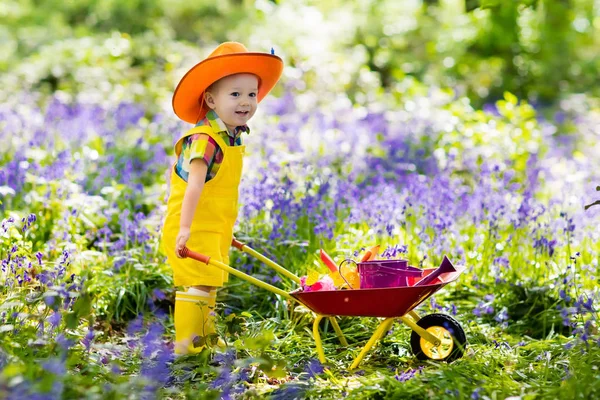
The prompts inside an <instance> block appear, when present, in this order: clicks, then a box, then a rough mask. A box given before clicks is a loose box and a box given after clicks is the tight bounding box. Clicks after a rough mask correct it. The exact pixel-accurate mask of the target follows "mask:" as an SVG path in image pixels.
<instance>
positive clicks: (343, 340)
mask: <svg viewBox="0 0 600 400" xmlns="http://www.w3.org/2000/svg"><path fill="white" fill-rule="evenodd" d="M329 321H330V322H331V326H333V330H334V331H335V334H336V335H337V337H338V339H340V343H341V344H342V346H348V342H347V341H346V337H345V336H344V333H343V332H342V330H341V329H340V326H339V325H338V323H337V320H336V319H335V317H329Z"/></svg>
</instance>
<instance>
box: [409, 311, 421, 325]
mask: <svg viewBox="0 0 600 400" xmlns="http://www.w3.org/2000/svg"><path fill="white" fill-rule="evenodd" d="M408 315H410V316H411V317H413V319H414V320H415V322H419V320H420V319H421V317H419V314H417V313H416V312H415V311H409V313H408Z"/></svg>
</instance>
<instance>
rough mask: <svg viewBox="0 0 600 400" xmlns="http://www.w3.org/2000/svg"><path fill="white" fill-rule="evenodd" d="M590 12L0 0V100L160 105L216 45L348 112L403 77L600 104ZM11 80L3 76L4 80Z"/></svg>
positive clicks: (454, 2)
mask: <svg viewBox="0 0 600 400" xmlns="http://www.w3.org/2000/svg"><path fill="white" fill-rule="evenodd" d="M599 38H600V5H599V4H598V1H595V2H594V0H545V1H536V0H511V1H500V0H439V1H434V0H423V1H421V0H403V1H398V0H325V1H323V0H319V1H315V0H280V1H274V0H219V1H213V0H210V1H206V0H199V1H194V2H189V1H184V0H129V1H117V0H102V1H94V0H70V1H62V0H47V1H34V0H3V1H2V2H1V3H0V52H1V53H2V55H3V56H2V58H1V59H0V71H1V72H2V80H1V81H0V83H1V86H2V89H1V90H2V93H1V94H0V95H1V96H2V98H0V100H5V101H6V99H7V98H10V97H11V96H14V93H15V91H21V90H24V91H27V92H40V91H41V92H42V93H44V92H45V93H53V92H55V91H58V92H59V93H60V92H61V91H62V92H63V93H64V94H65V97H68V96H70V95H73V94H75V95H77V94H81V95H82V96H84V97H85V96H88V100H90V101H97V100H99V99H98V97H100V98H102V97H104V98H105V99H106V100H113V101H121V100H136V101H141V102H143V103H145V104H146V105H147V106H148V107H150V110H152V109H156V107H157V106H158V107H162V106H165V105H166V104H167V103H168V97H169V96H170V94H171V92H172V89H173V87H174V85H175V84H176V82H177V80H178V79H179V78H180V77H181V76H182V74H183V73H184V72H185V70H186V69H187V68H189V67H190V66H191V65H193V64H194V63H196V62H198V61H199V60H200V59H202V58H203V57H205V56H206V55H207V54H208V52H209V51H210V50H211V49H212V48H214V47H215V45H216V43H218V42H222V41H226V40H236V41H241V42H243V43H245V44H246V46H247V47H248V48H249V49H251V50H254V51H269V50H270V48H271V47H273V48H275V51H276V53H277V54H279V55H281V56H282V57H284V59H285V61H286V64H287V67H288V68H287V71H286V76H287V77H288V78H289V77H302V85H305V87H301V88H296V89H303V90H316V91H323V92H325V93H327V92H329V93H340V92H345V93H347V94H348V96H349V97H350V99H351V100H352V101H354V102H357V103H365V102H368V101H369V99H370V98H372V95H373V93H376V92H381V91H382V90H383V91H388V90H389V91H390V92H391V91H392V90H390V89H395V88H396V86H397V85H399V84H400V83H401V82H403V81H405V78H407V77H414V78H415V79H416V80H419V81H422V82H424V83H425V84H427V85H436V86H441V87H448V88H452V89H453V90H454V91H455V93H456V94H457V95H458V96H460V95H467V96H468V97H469V98H470V99H471V101H472V104H473V105H474V106H476V107H480V106H482V105H483V104H485V103H491V102H494V101H495V100H498V99H500V98H502V94H503V92H505V91H509V92H511V93H513V94H515V95H516V96H517V97H519V98H526V99H528V100H529V101H531V102H533V103H534V104H538V105H542V106H546V105H551V104H553V103H555V102H556V101H557V100H558V99H559V98H560V97H561V95H562V94H564V93H573V92H588V93H589V92H590V91H595V92H596V94H597V91H598V89H597V88H598V83H599V78H598V73H597V71H598V70H599V68H600V57H598V55H597V54H598V49H599V46H598V45H599ZM5 72H10V74H5Z"/></svg>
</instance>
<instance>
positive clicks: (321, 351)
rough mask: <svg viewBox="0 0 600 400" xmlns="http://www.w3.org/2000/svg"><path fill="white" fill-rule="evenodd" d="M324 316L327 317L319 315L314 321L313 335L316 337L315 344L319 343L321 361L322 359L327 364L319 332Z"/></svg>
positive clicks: (318, 352)
mask: <svg viewBox="0 0 600 400" xmlns="http://www.w3.org/2000/svg"><path fill="white" fill-rule="evenodd" d="M323 318H325V317H324V316H323V315H317V317H316V318H315V322H313V337H314V339H315V344H316V345H317V354H318V356H319V361H321V363H322V364H325V361H326V360H325V351H323V343H321V334H320V333H319V322H321V320H322V319H323ZM338 329H339V327H338Z"/></svg>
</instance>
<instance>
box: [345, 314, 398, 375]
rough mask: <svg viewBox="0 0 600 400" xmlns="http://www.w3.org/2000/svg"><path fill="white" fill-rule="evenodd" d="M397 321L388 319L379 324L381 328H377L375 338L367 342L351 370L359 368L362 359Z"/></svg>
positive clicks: (372, 337)
mask: <svg viewBox="0 0 600 400" xmlns="http://www.w3.org/2000/svg"><path fill="white" fill-rule="evenodd" d="M395 319H396V318H386V319H384V320H383V321H382V322H381V324H379V326H378V327H377V329H375V332H374V333H373V336H371V339H369V341H368V342H367V344H366V345H365V347H363V349H362V350H361V351H360V354H359V355H358V357H356V359H355V360H354V362H353V363H352V365H351V366H350V369H351V370H352V369H354V368H356V367H358V364H360V362H361V361H362V359H363V358H365V355H367V353H368V352H369V350H371V348H372V347H373V346H374V345H375V343H376V342H377V341H378V340H379V339H381V337H382V336H383V335H384V334H385V333H386V332H387V331H388V330H389V329H390V327H391V326H392V324H393V323H394V320H395Z"/></svg>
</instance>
